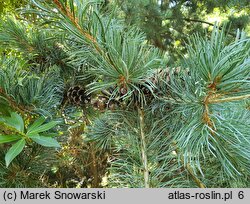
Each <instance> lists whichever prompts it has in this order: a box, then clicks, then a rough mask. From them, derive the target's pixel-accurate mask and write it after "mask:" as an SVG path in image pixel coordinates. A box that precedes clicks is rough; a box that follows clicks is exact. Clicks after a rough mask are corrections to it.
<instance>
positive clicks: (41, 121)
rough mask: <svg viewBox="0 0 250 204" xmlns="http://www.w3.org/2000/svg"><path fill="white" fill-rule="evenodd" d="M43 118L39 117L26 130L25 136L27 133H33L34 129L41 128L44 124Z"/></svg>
mask: <svg viewBox="0 0 250 204" xmlns="http://www.w3.org/2000/svg"><path fill="white" fill-rule="evenodd" d="M45 120H46V119H45V118H44V117H43V116H42V117H39V118H38V119H37V120H36V121H35V122H34V123H33V124H32V125H31V126H30V127H29V128H28V131H27V134H28V133H29V132H32V131H34V130H35V129H36V128H38V127H39V126H41V125H42V124H43V123H44V122H45Z"/></svg>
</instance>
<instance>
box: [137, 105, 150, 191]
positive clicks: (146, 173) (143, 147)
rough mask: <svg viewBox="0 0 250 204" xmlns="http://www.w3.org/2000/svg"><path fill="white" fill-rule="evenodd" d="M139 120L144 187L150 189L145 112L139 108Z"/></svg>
mask: <svg viewBox="0 0 250 204" xmlns="http://www.w3.org/2000/svg"><path fill="white" fill-rule="evenodd" d="M138 113H139V120H140V139H141V152H142V162H143V167H144V169H143V171H144V185H145V188H149V187H150V185H149V170H148V158H147V154H146V141H145V133H144V126H145V124H144V111H143V110H142V109H141V108H140V107H138Z"/></svg>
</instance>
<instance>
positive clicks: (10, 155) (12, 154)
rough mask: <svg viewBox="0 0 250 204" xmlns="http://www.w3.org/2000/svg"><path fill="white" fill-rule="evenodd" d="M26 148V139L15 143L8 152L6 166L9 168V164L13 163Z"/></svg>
mask: <svg viewBox="0 0 250 204" xmlns="http://www.w3.org/2000/svg"><path fill="white" fill-rule="evenodd" d="M24 146H25V139H21V140H19V141H18V142H17V143H15V144H14V145H13V146H12V147H11V148H10V149H9V151H8V152H7V154H6V155H5V162H6V166H7V167H8V166H9V164H10V163H11V162H12V160H13V159H14V158H15V157H16V156H17V155H18V154H20V152H21V151H22V150H23V148H24Z"/></svg>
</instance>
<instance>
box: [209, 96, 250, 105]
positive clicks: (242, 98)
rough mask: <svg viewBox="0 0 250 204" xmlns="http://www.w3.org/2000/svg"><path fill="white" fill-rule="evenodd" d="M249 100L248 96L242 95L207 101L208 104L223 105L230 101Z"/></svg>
mask: <svg viewBox="0 0 250 204" xmlns="http://www.w3.org/2000/svg"><path fill="white" fill-rule="evenodd" d="M248 98H250V94H247V95H244V96H234V97H228V98H221V99H218V98H211V99H208V103H225V102H230V101H239V100H244V99H248Z"/></svg>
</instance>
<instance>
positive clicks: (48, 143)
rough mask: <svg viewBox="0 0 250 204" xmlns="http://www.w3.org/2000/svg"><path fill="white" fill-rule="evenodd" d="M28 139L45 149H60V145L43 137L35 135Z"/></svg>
mask: <svg viewBox="0 0 250 204" xmlns="http://www.w3.org/2000/svg"><path fill="white" fill-rule="evenodd" d="M30 138H31V139H32V140H33V141H35V142H36V143H38V144H40V145H42V146H45V147H60V144H59V143H58V142H57V141H56V140H55V139H53V138H51V137H44V136H40V135H36V136H33V137H30Z"/></svg>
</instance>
